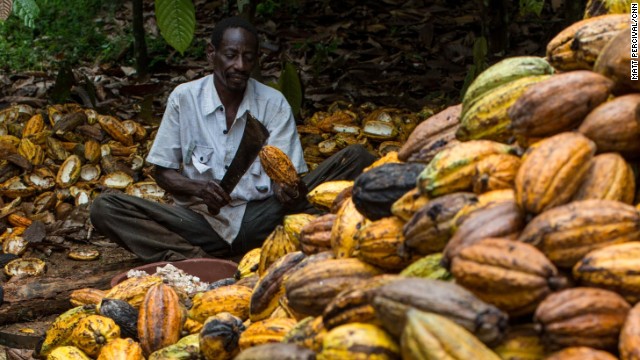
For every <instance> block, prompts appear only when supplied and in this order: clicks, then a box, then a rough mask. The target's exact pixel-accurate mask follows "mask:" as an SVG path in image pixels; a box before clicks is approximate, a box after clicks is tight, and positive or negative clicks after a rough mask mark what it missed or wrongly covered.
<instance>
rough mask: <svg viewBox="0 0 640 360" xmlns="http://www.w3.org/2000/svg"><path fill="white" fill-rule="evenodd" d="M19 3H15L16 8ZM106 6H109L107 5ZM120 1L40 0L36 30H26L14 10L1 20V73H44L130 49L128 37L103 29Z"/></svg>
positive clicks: (108, 56) (107, 58)
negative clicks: (55, 67)
mask: <svg viewBox="0 0 640 360" xmlns="http://www.w3.org/2000/svg"><path fill="white" fill-rule="evenodd" d="M18 1H23V0H15V1H14V5H15V4H16V3H17V2H18ZM104 3H106V4H104ZM117 5H118V2H117V1H114V2H104V1H100V0H39V1H38V6H39V9H40V12H39V16H38V17H37V18H34V23H33V28H29V27H25V26H24V24H23V22H22V19H21V18H20V17H19V16H18V12H17V10H16V8H15V7H14V9H13V10H14V12H13V14H12V16H9V18H8V19H7V20H6V21H3V22H2V21H0V71H2V70H9V69H10V70H11V71H20V70H25V69H31V70H42V69H45V68H47V67H51V66H52V64H55V63H58V62H65V63H68V64H70V65H74V64H77V63H78V62H80V61H90V62H94V61H99V60H110V59H111V58H112V57H114V56H115V55H117V54H119V53H120V52H121V51H122V49H123V48H125V47H126V46H128V44H129V42H128V41H122V39H123V37H124V36H125V35H126V34H124V33H122V34H117V33H114V31H113V30H110V31H109V34H108V35H107V34H106V32H105V31H104V30H103V29H102V27H103V25H104V24H105V20H104V19H101V18H99V17H98V14H102V15H104V16H112V14H113V13H114V12H115V8H116V6H117Z"/></svg>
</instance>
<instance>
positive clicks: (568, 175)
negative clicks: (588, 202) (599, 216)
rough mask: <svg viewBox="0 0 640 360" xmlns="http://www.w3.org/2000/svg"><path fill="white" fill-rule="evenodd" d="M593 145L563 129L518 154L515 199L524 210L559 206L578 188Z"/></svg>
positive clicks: (593, 149) (532, 211)
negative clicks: (520, 162) (519, 157)
mask: <svg viewBox="0 0 640 360" xmlns="http://www.w3.org/2000/svg"><path fill="white" fill-rule="evenodd" d="M595 151H596V145H595V143H594V142H593V141H591V140H589V139H588V138H586V137H585V136H583V135H581V134H579V133H574V132H564V133H560V134H558V135H554V136H552V137H549V138H546V139H544V140H542V141H539V142H537V143H535V144H534V145H533V146H532V147H530V148H529V149H528V150H527V152H526V153H525V154H524V156H523V157H522V164H521V165H520V169H518V174H517V175H516V201H517V203H518V205H519V206H520V207H521V208H522V209H523V210H524V211H525V212H527V213H531V214H539V213H541V212H543V211H544V210H547V209H550V208H552V207H554V206H558V205H562V204H565V203H567V202H569V200H571V197H572V196H573V194H574V193H575V192H576V191H577V190H578V186H579V185H580V183H581V181H582V179H584V177H585V175H586V174H587V170H589V166H591V159H592V158H593V155H594V153H595Z"/></svg>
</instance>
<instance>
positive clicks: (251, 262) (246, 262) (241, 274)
mask: <svg viewBox="0 0 640 360" xmlns="http://www.w3.org/2000/svg"><path fill="white" fill-rule="evenodd" d="M261 251H262V249H260V248H255V249H252V250H249V252H247V253H246V254H244V256H243V257H242V259H240V262H239V263H238V271H236V273H235V275H234V277H235V278H236V280H240V279H244V278H246V277H249V276H251V275H253V274H254V273H257V271H258V266H259V265H260V252H261Z"/></svg>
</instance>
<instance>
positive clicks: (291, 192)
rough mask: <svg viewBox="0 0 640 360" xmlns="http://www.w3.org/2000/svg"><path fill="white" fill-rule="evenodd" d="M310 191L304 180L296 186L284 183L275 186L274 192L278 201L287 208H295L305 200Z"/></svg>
mask: <svg viewBox="0 0 640 360" xmlns="http://www.w3.org/2000/svg"><path fill="white" fill-rule="evenodd" d="M308 191H309V190H308V189H307V185H306V184H305V183H304V181H302V180H299V181H298V184H297V185H296V186H291V185H287V184H284V183H274V184H273V192H274V193H275V196H276V199H278V202H280V203H281V204H282V205H284V206H285V207H289V206H293V205H295V204H297V203H298V202H300V201H301V200H303V199H305V197H306V196H307V192H308Z"/></svg>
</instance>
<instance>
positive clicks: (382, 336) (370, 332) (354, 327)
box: [318, 323, 400, 360]
mask: <svg viewBox="0 0 640 360" xmlns="http://www.w3.org/2000/svg"><path fill="white" fill-rule="evenodd" d="M398 358H400V348H399V346H398V344H397V343H396V341H395V340H394V339H393V337H391V335H389V334H388V333H387V332H386V331H384V330H382V329H381V328H379V327H377V326H375V325H371V324H359V323H352V324H346V325H341V326H338V327H336V328H334V329H332V330H330V331H329V332H328V333H327V334H326V335H325V336H324V340H323V342H322V352H320V353H319V354H318V360H342V359H369V360H391V359H398Z"/></svg>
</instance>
